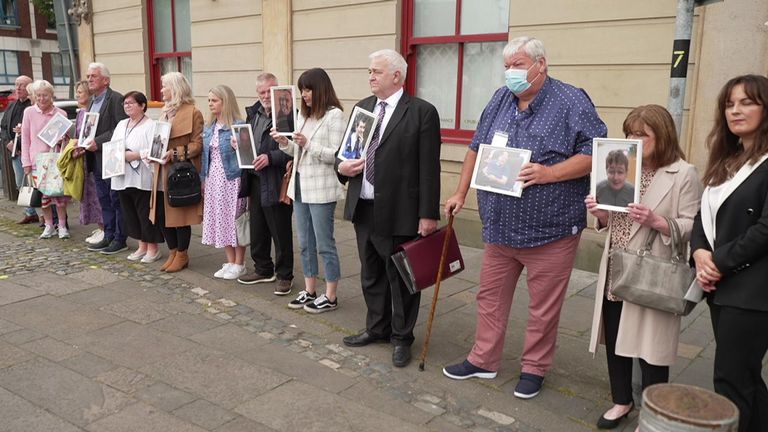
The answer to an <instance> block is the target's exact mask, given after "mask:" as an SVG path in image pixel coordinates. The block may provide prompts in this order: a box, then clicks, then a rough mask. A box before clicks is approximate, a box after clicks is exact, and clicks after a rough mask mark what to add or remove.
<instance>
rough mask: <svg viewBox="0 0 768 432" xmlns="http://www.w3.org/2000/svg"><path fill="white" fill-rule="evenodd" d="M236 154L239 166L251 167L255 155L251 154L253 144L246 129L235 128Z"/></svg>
mask: <svg viewBox="0 0 768 432" xmlns="http://www.w3.org/2000/svg"><path fill="white" fill-rule="evenodd" d="M236 136H237V153H238V154H239V155H240V165H241V167H242V166H248V167H252V166H253V161H254V160H255V159H256V155H255V154H254V153H253V143H252V142H251V133H250V130H249V129H248V127H238V128H237V135H236Z"/></svg>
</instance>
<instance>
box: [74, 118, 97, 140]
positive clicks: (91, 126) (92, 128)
mask: <svg viewBox="0 0 768 432" xmlns="http://www.w3.org/2000/svg"><path fill="white" fill-rule="evenodd" d="M98 125H99V113H97V112H89V113H85V118H84V119H83V127H82V128H81V129H80V136H79V137H77V146H78V147H87V144H86V143H87V142H88V141H89V140H92V139H93V138H94V137H95V136H96V127H97V126H98Z"/></svg>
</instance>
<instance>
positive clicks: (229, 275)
mask: <svg viewBox="0 0 768 432" xmlns="http://www.w3.org/2000/svg"><path fill="white" fill-rule="evenodd" d="M244 274H245V266H244V265H238V264H230V265H229V267H227V269H226V270H225V271H224V274H223V275H221V278H222V279H226V280H235V279H237V278H239V277H240V276H242V275H244Z"/></svg>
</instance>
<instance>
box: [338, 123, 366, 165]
mask: <svg viewBox="0 0 768 432" xmlns="http://www.w3.org/2000/svg"><path fill="white" fill-rule="evenodd" d="M372 124H373V122H372V121H371V118H370V117H368V116H367V115H365V114H364V113H359V114H358V115H357V116H356V117H355V120H354V122H353V123H352V125H351V127H352V128H354V129H353V130H351V131H350V132H349V136H348V137H347V139H346V141H345V142H344V146H343V147H342V149H341V156H342V157H343V158H345V159H360V156H361V153H362V151H363V146H364V145H365V143H366V141H367V140H368V135H370V133H371V130H372V129H373V128H372V127H371V125H372Z"/></svg>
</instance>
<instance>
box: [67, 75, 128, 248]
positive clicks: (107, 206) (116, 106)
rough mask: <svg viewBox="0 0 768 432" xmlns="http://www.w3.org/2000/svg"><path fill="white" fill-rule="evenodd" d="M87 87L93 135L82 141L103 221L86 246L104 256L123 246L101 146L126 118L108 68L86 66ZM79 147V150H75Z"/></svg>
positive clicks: (117, 207)
mask: <svg viewBox="0 0 768 432" xmlns="http://www.w3.org/2000/svg"><path fill="white" fill-rule="evenodd" d="M86 79H87V80H88V89H89V90H90V91H91V94H93V96H92V97H91V104H90V106H89V107H88V111H89V112H97V113H99V124H98V125H97V126H96V136H95V137H94V138H93V139H88V140H87V141H86V142H85V144H84V145H85V150H86V151H87V152H88V153H87V159H86V163H87V166H88V171H89V172H93V176H94V178H95V179H96V193H97V194H98V196H99V203H100V204H101V216H102V219H103V220H104V240H102V241H101V242H99V243H97V244H95V245H91V246H88V250H89V251H99V252H101V253H102V254H105V255H111V254H116V253H118V252H120V251H124V250H126V249H127V246H126V244H125V238H126V235H125V228H124V225H123V212H122V211H121V209H120V200H119V199H118V196H117V191H113V190H112V189H111V187H110V186H111V182H110V180H109V179H103V178H101V159H102V154H101V146H102V145H103V144H104V143H105V142H109V141H110V140H111V139H112V132H114V130H115V126H117V123H119V122H120V120H122V119H124V118H126V117H127V115H126V114H125V111H124V110H123V95H121V94H120V93H118V92H116V91H114V90H112V89H111V88H110V87H109V85H110V75H109V69H107V67H106V66H104V64H103V63H91V64H90V65H88V74H87V76H86ZM78 150H79V149H78Z"/></svg>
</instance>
